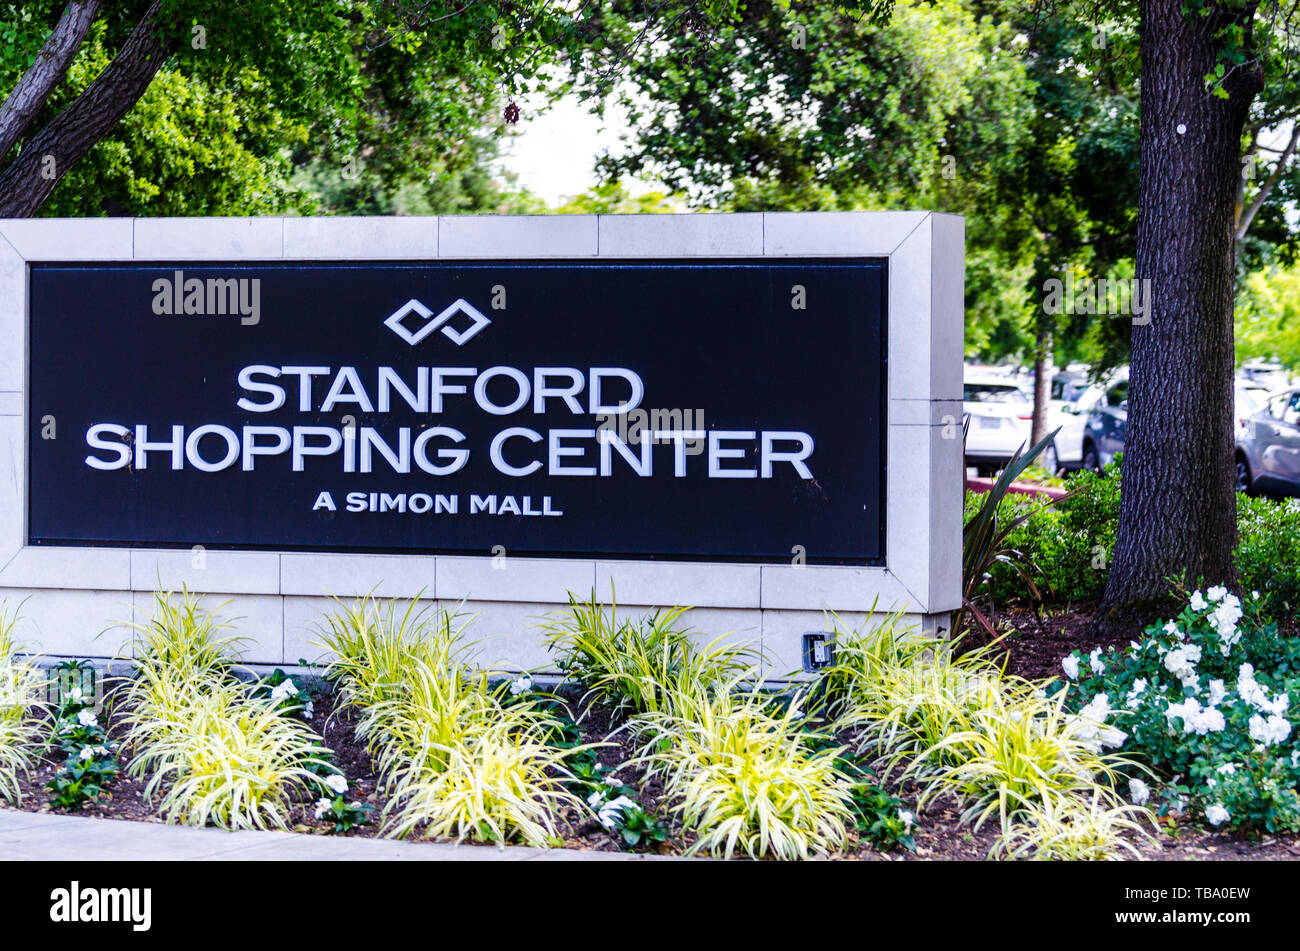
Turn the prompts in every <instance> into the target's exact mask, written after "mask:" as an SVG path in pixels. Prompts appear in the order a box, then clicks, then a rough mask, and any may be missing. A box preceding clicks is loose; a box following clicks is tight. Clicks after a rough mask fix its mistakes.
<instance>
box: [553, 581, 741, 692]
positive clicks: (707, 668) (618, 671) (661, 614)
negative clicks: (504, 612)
mask: <svg viewBox="0 0 1300 951" xmlns="http://www.w3.org/2000/svg"><path fill="white" fill-rule="evenodd" d="M686 610H687V609H686V608H672V609H670V610H664V611H656V612H654V613H652V614H651V615H650V616H649V617H646V618H631V619H627V620H623V621H619V620H618V616H617V605H616V604H614V603H613V602H612V601H611V603H610V605H609V610H608V611H606V609H605V605H603V604H600V603H598V602H597V601H596V596H595V593H594V592H593V593H592V596H591V600H590V601H580V600H578V599H577V598H575V597H574V595H573V594H572V593H570V595H569V610H568V611H565V612H560V613H557V614H555V615H553V616H552V617H551V618H550V619H549V620H548V622H547V624H546V625H545V631H546V643H547V646H548V647H549V648H550V649H551V650H552V651H553V652H554V653H555V654H556V655H557V662H558V664H559V667H560V669H561V670H563V671H565V672H566V673H567V674H568V675H569V676H571V677H573V678H574V679H575V680H577V681H578V682H579V683H581V684H582V685H583V686H584V687H585V688H586V689H587V691H588V696H590V697H593V698H595V699H598V700H601V701H604V702H607V703H611V704H613V705H615V706H617V707H619V708H621V709H625V710H630V711H632V712H636V713H641V712H648V711H656V712H663V711H666V710H668V709H669V704H670V703H671V701H672V698H673V697H685V696H688V695H696V696H698V695H699V694H701V693H702V692H704V691H708V690H710V689H711V688H713V687H716V686H718V685H720V684H725V683H727V682H728V681H729V680H731V679H732V678H733V677H734V676H736V675H737V674H739V673H742V672H745V671H748V670H751V669H752V668H753V667H754V666H755V665H756V664H757V662H758V660H759V658H758V655H756V654H755V653H754V652H752V651H750V650H748V649H746V648H743V647H737V646H733V645H727V644H723V643H721V638H718V639H716V640H714V641H712V642H711V643H709V644H707V645H706V646H704V647H697V646H696V644H695V643H694V641H693V640H692V638H691V636H690V634H689V633H688V631H687V629H685V628H683V627H680V626H679V625H678V622H679V621H680V620H681V617H682V615H683V614H685V613H686Z"/></svg>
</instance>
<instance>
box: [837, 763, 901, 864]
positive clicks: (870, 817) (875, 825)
mask: <svg viewBox="0 0 1300 951" xmlns="http://www.w3.org/2000/svg"><path fill="white" fill-rule="evenodd" d="M839 766H840V770H841V771H842V772H843V773H844V774H845V775H846V776H848V777H850V779H851V781H852V785H851V786H850V787H849V795H850V797H851V799H850V803H849V807H850V808H851V809H852V810H853V819H854V822H855V824H856V827H857V832H858V834H859V835H860V836H862V838H864V839H865V840H866V841H867V842H870V843H871V845H872V847H873V848H875V849H876V850H878V851H880V852H889V851H892V850H893V849H896V848H898V847H899V846H902V847H903V848H905V849H907V851H909V852H915V851H916V840H915V839H914V838H913V837H912V830H913V829H914V828H915V827H916V814H915V813H914V812H912V811H911V810H910V809H907V808H905V806H904V803H903V800H901V799H899V798H898V797H897V796H891V795H890V794H889V793H888V792H886V791H885V790H884V789H882V788H881V787H880V786H879V785H877V784H876V782H875V777H874V776H873V774H872V773H871V771H870V770H869V769H867V768H866V767H864V766H863V765H862V764H861V762H860V761H859V760H858V758H857V757H842V758H841V759H840V763H839Z"/></svg>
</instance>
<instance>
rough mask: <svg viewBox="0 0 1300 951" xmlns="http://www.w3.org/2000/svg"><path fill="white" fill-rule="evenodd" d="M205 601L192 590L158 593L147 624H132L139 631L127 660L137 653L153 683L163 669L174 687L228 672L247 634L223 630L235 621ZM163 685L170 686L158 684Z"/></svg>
mask: <svg viewBox="0 0 1300 951" xmlns="http://www.w3.org/2000/svg"><path fill="white" fill-rule="evenodd" d="M202 600H203V599H202V598H201V597H199V596H197V595H194V594H192V593H190V591H189V590H188V589H182V590H181V593H180V594H179V595H176V594H174V593H173V592H170V591H168V592H162V591H156V592H154V611H153V616H152V617H151V618H150V619H149V620H148V621H146V622H144V623H137V622H133V623H131V624H129V625H128V627H129V628H130V629H131V630H132V631H133V632H134V634H133V637H132V642H131V644H130V645H129V650H127V651H125V652H124V653H123V658H122V659H130V658H132V657H134V659H135V662H136V665H137V667H138V668H139V671H140V672H141V673H145V672H147V674H146V676H148V677H150V678H151V680H150V682H151V683H157V678H156V676H154V675H157V674H159V673H161V672H164V671H165V672H166V673H167V675H168V677H170V678H171V679H172V681H173V683H172V686H179V685H180V683H179V682H181V681H184V682H197V681H204V680H208V679H211V678H218V679H220V678H222V677H225V676H228V675H229V673H230V670H231V668H232V667H233V666H234V665H235V664H236V663H237V662H238V660H239V652H240V649H241V647H240V645H242V644H244V643H246V642H247V640H248V639H247V638H243V637H237V636H234V635H228V634H224V633H222V632H223V631H227V630H229V629H230V624H229V623H228V622H226V621H223V620H221V619H220V617H219V616H218V615H215V614H213V613H211V612H210V611H208V610H207V609H205V608H204V607H203V603H202ZM224 606H225V605H220V606H218V610H220V609H221V608H222V607H224ZM137 680H138V678H137ZM159 689H160V690H165V689H167V687H166V686H163V685H161V684H159ZM134 699H136V700H137V701H139V700H141V699H142V698H140V697H135V698H134Z"/></svg>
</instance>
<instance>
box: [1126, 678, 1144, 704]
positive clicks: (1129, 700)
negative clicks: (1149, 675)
mask: <svg viewBox="0 0 1300 951" xmlns="http://www.w3.org/2000/svg"><path fill="white" fill-rule="evenodd" d="M1146 692H1147V679H1146V678H1145V677H1139V678H1138V679H1137V680H1135V681H1133V689H1132V690H1130V691H1129V692H1128V696H1126V697H1125V698H1124V706H1126V707H1128V708H1129V709H1130V710H1136V709H1137V708H1138V704H1139V703H1141V702H1142V700H1141V697H1142V694H1144V693H1146Z"/></svg>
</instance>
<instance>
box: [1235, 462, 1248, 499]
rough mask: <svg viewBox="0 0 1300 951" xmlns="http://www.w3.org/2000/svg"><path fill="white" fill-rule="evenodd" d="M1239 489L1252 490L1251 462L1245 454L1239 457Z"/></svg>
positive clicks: (1240, 490) (1239, 490)
mask: <svg viewBox="0 0 1300 951" xmlns="http://www.w3.org/2000/svg"><path fill="white" fill-rule="evenodd" d="M1237 491H1238V492H1249V491H1250V463H1249V462H1247V461H1246V457H1245V456H1238V457H1237Z"/></svg>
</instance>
